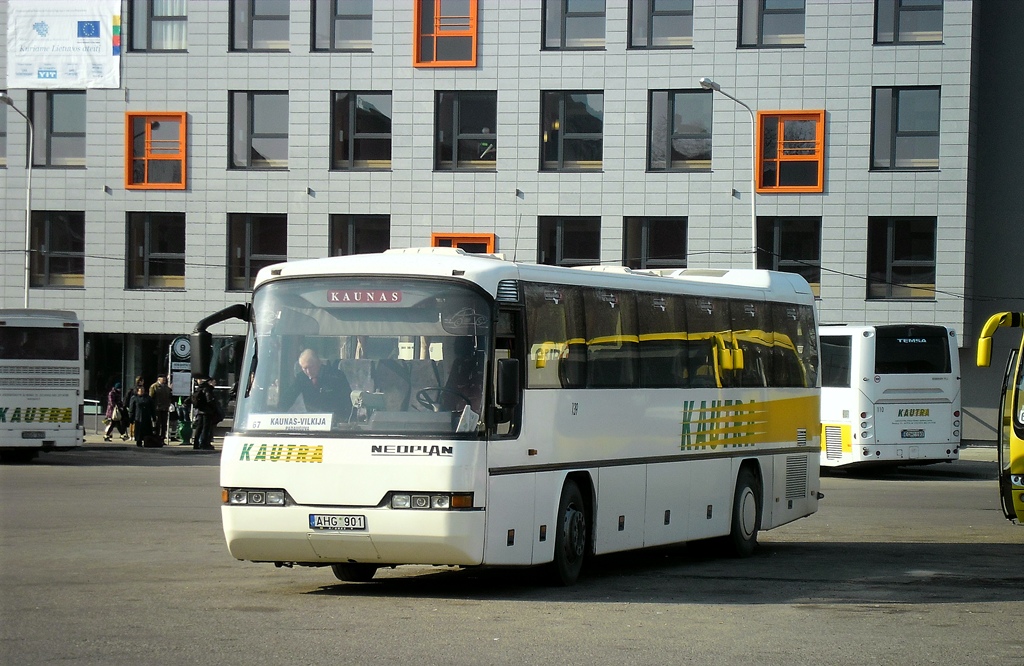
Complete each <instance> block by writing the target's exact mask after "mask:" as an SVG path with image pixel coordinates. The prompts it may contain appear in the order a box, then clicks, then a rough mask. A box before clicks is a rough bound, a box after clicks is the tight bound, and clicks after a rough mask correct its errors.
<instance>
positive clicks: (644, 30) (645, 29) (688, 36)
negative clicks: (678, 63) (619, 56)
mask: <svg viewBox="0 0 1024 666" xmlns="http://www.w3.org/2000/svg"><path fill="white" fill-rule="evenodd" d="M629 46H630V48H634V49H678V48H684V47H692V46H693V0H668V1H666V0H630V3H629Z"/></svg>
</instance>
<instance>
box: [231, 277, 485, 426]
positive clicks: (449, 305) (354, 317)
mask: <svg viewBox="0 0 1024 666" xmlns="http://www.w3.org/2000/svg"><path fill="white" fill-rule="evenodd" d="M491 322H492V308H491V306H490V304H489V302H488V301H487V299H486V298H485V297H484V296H483V295H481V293H479V292H478V291H476V290H474V289H471V288H469V287H467V286H465V285H461V284H453V283H447V282H442V281H440V280H429V279H408V278H403V279H395V278H383V277H381V278H377V277H318V278H304V279H301V280H299V279H295V280H281V281H278V282H272V283H269V284H267V285H265V286H263V287H261V288H260V289H258V290H257V291H256V293H255V294H254V295H253V318H252V326H251V328H250V332H249V338H248V340H247V342H246V352H245V358H244V360H243V365H242V368H243V378H242V380H241V385H240V386H239V389H238V408H237V413H236V415H235V431H237V432H243V433H254V432H265V431H274V432H281V433H303V432H314V433H317V434H319V435H329V434H330V433H336V434H339V433H343V434H344V436H346V437H351V436H361V435H366V436H378V435H384V436H392V437H393V436H402V435H405V436H416V437H430V436H449V437H451V436H455V435H458V436H460V437H476V436H478V434H479V433H480V432H482V429H483V419H482V414H483V409H482V405H483V402H484V401H483V392H484V385H485V383H484V373H485V369H486V368H487V358H488V345H489V340H490V337H491V336H490V330H491Z"/></svg>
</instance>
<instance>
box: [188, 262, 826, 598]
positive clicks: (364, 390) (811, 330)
mask: <svg viewBox="0 0 1024 666" xmlns="http://www.w3.org/2000/svg"><path fill="white" fill-rule="evenodd" d="M232 317H237V318H240V319H242V320H244V321H245V322H247V325H248V338H247V342H246V348H245V353H244V357H243V359H242V365H241V372H240V377H241V378H242V379H241V382H240V386H239V387H238V391H237V395H238V397H237V411H236V413H235V415H234V425H233V427H232V430H231V432H230V433H229V434H228V435H227V436H226V437H225V438H224V445H223V451H222V456H221V485H222V487H223V507H222V518H223V526H224V534H225V537H226V540H227V545H228V549H229V550H230V552H231V554H232V555H233V556H234V557H236V558H238V559H240V560H251V561H256V562H273V563H275V564H276V565H278V566H293V565H302V566H328V565H329V566H331V567H332V568H333V571H334V573H335V575H336V576H337V577H338V578H340V579H341V580H346V581H360V580H369V579H370V578H371V577H372V576H373V575H374V573H375V572H376V571H377V570H378V569H379V568H381V567H393V566H396V565H401V564H426V565H459V566H466V567H470V566H477V565H495V566H529V565H546V567H545V568H546V570H547V571H548V572H550V573H551V574H552V578H553V580H554V581H555V582H557V583H560V584H571V583H572V582H574V581H575V580H576V578H577V576H578V575H579V573H580V568H581V565H582V563H583V561H584V559H585V558H587V557H590V556H592V555H599V554H603V553H610V552H615V551H623V550H629V549H635V548H642V547H646V546H655V545H660V544H669V543H679V542H685V541H691V540H696V539H707V538H717V539H719V540H720V541H721V542H722V543H724V544H727V545H728V546H729V547H730V548H731V549H732V551H734V552H736V553H738V554H741V555H745V554H749V553H750V552H752V551H753V549H754V547H755V545H756V542H757V534H758V531H759V530H760V529H770V528H773V527H777V526H779V525H782V524H785V523H788V522H790V521H792V520H795V519H797V518H800V517H803V516H807V515H810V514H811V513H813V512H814V511H815V510H816V508H817V503H818V499H819V495H818V457H819V454H818V450H819V447H820V445H819V442H818V438H819V436H820V428H819V414H818V410H819V404H818V402H819V388H818V342H817V329H816V324H815V318H814V299H813V295H812V293H811V290H810V288H809V287H808V285H807V283H806V282H805V281H804V280H803V278H801V277H799V276H796V275H793V274H788V273H774V272H768V271H753V270H721V271H715V270H704V271H700V270H684V271H678V272H676V273H674V274H672V275H666V276H662V275H658V274H655V273H646V272H633V271H629V270H628V269H624V268H615V269H610V268H605V269H601V268H596V269H591V270H585V269H578V268H558V267H552V266H541V265H534V264H523V263H516V262H512V261H505V260H503V259H501V258H500V257H496V256H485V255H467V254H465V253H464V252H463V251H462V250H461V249H451V248H423V249H408V250H389V251H387V252H385V253H383V254H377V255H353V256H346V257H334V258H327V259H317V260H309V261H297V262H291V263H284V264H276V265H272V266H269V267H266V268H264V269H262V270H261V271H260V272H259V274H258V276H257V278H256V282H255V287H254V290H253V294H252V302H251V304H240V305H236V306H231V307H229V308H226V309H225V310H222V311H221V312H219V313H216V314H213V315H210V316H209V317H207V318H205V319H204V320H203V321H201V322H200V323H199V324H198V325H197V327H196V332H195V333H193V343H192V349H193V363H194V366H193V367H194V370H195V371H196V372H205V371H206V370H207V369H208V368H206V364H207V363H208V362H209V360H208V356H209V349H210V341H211V333H210V332H209V331H208V328H209V327H210V326H212V325H214V324H216V323H218V322H221V321H225V320H226V319H229V318H232Z"/></svg>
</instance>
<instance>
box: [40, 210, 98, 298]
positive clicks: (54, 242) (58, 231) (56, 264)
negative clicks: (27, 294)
mask: <svg viewBox="0 0 1024 666" xmlns="http://www.w3.org/2000/svg"><path fill="white" fill-rule="evenodd" d="M31 231H32V234H31V236H32V240H31V246H32V253H31V262H30V270H29V275H30V280H29V284H31V285H32V286H33V287H84V286H85V213H84V212H78V211H50V210H37V211H32V218H31Z"/></svg>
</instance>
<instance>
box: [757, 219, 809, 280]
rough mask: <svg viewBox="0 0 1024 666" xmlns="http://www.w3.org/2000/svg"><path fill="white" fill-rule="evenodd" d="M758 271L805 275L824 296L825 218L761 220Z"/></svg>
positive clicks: (758, 225) (759, 222)
mask: <svg viewBox="0 0 1024 666" xmlns="http://www.w3.org/2000/svg"><path fill="white" fill-rule="evenodd" d="M757 267H758V268H763V269H765V270H771V271H784V272H786V273H796V274H797V275H802V276H803V278H804V279H805V280H807V282H808V284H810V285H811V291H813V292H814V296H815V297H816V298H819V297H820V296H821V218H820V217H758V218H757Z"/></svg>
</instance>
